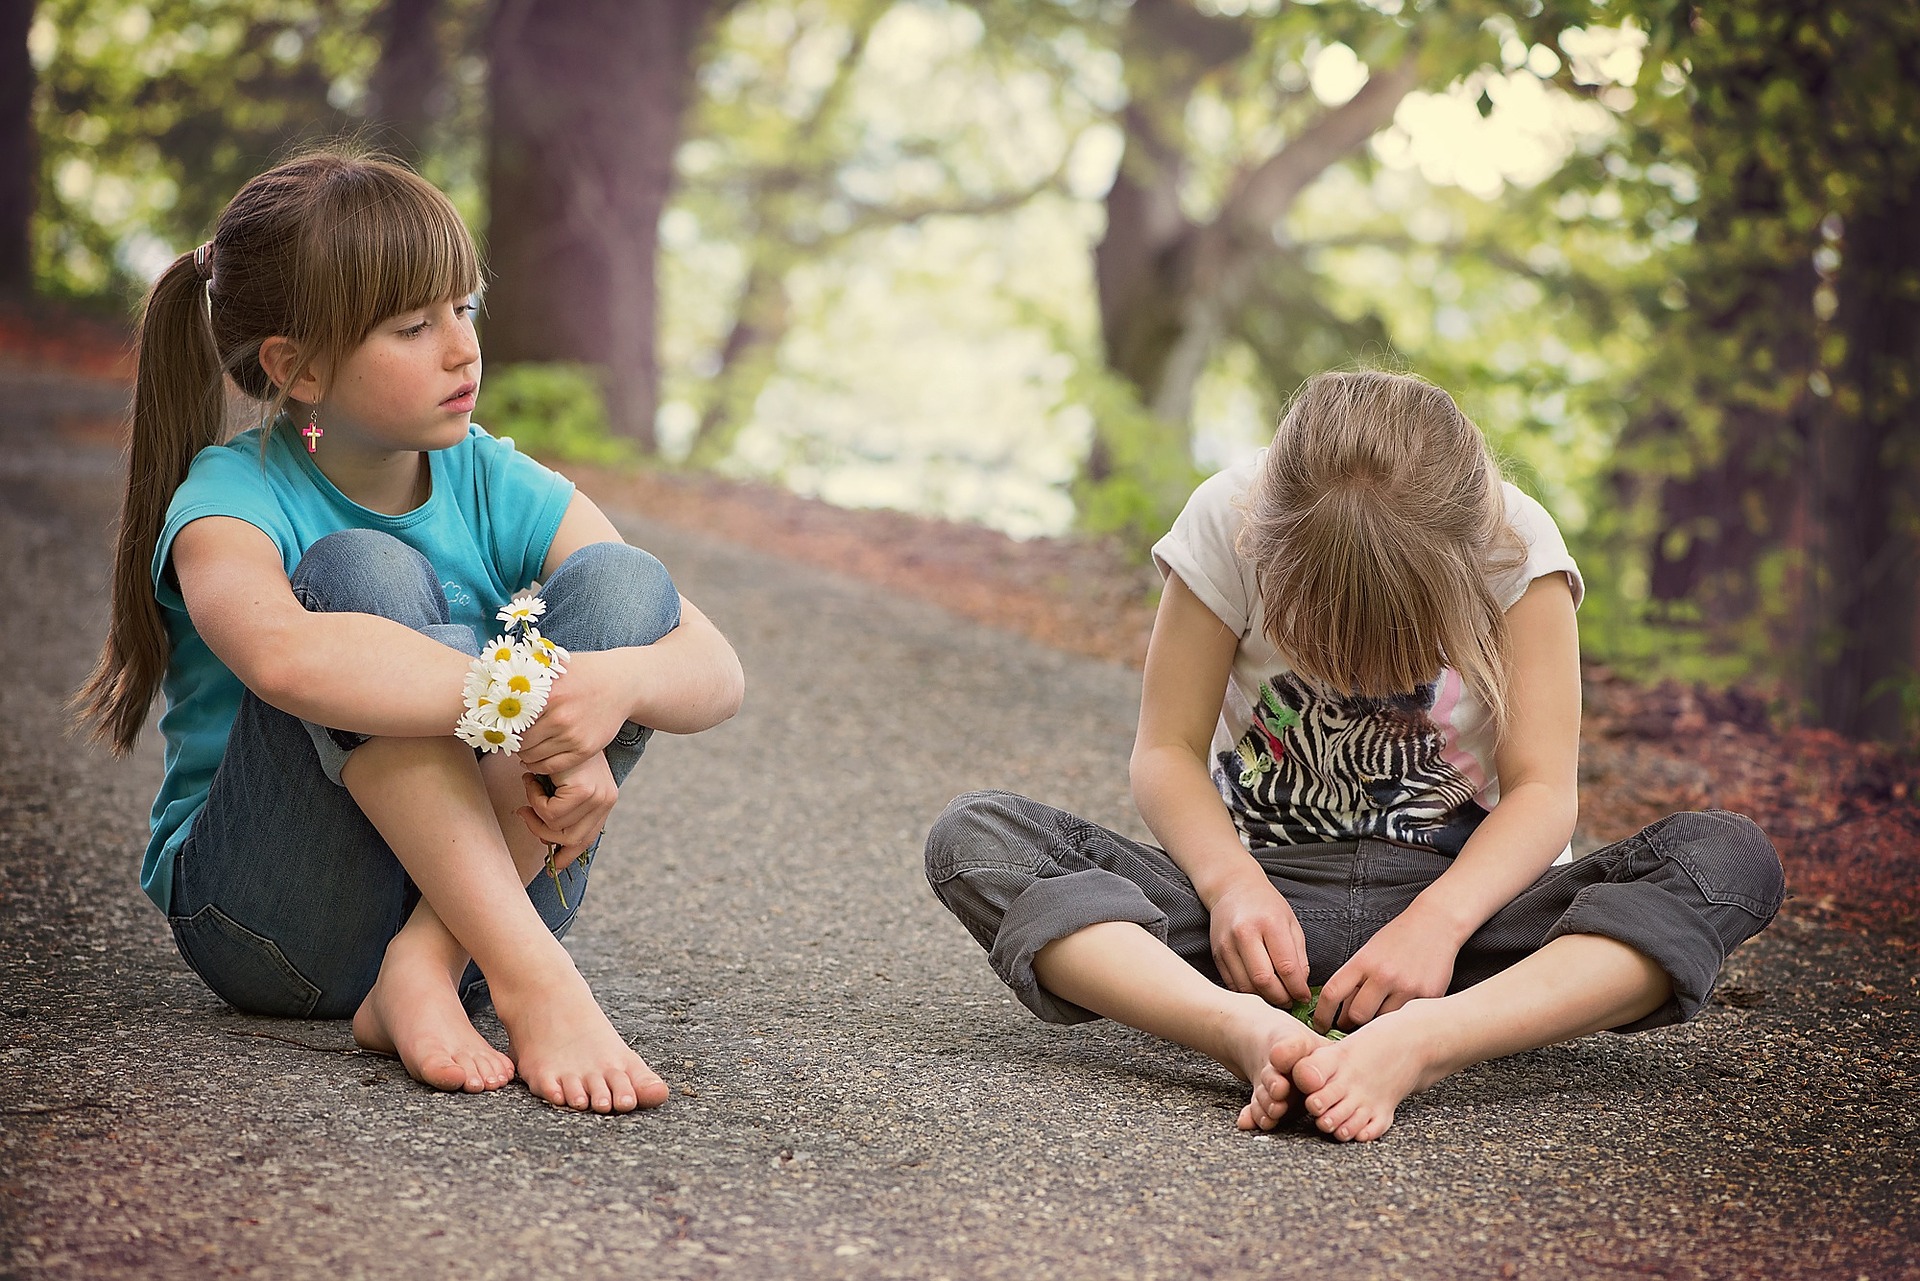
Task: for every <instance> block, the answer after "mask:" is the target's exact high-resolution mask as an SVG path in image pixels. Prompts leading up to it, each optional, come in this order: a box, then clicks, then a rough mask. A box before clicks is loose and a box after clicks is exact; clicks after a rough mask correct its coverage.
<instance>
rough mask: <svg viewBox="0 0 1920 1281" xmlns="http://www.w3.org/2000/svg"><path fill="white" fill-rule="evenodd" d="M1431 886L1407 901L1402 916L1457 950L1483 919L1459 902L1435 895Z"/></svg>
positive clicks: (1463, 944) (1463, 945) (1479, 925)
mask: <svg viewBox="0 0 1920 1281" xmlns="http://www.w3.org/2000/svg"><path fill="white" fill-rule="evenodd" d="M1433 888H1434V887H1433V886H1429V887H1428V888H1427V889H1426V890H1425V891H1424V892H1423V893H1421V894H1420V895H1419V896H1418V897H1417V898H1415V899H1414V900H1413V902H1411V903H1409V904H1408V905H1407V910H1406V911H1404V912H1402V913H1401V914H1400V916H1401V919H1402V920H1405V921H1407V922H1408V923H1409V924H1412V925H1417V926H1419V927H1420V928H1421V929H1423V930H1424V931H1426V932H1429V933H1431V934H1436V935H1438V936H1439V937H1440V938H1441V939H1442V940H1444V941H1445V942H1446V944H1447V946H1449V947H1451V948H1452V949H1453V950H1454V951H1455V952H1458V951H1459V950H1460V949H1461V948H1463V947H1465V946H1466V943H1467V940H1468V939H1470V938H1472V937H1473V932H1474V931H1475V930H1477V929H1479V928H1480V927H1481V925H1483V924H1485V921H1484V920H1478V919H1474V917H1473V916H1472V915H1471V914H1470V913H1468V912H1465V911H1462V910H1461V907H1460V905H1458V904H1455V903H1453V902H1451V901H1449V900H1447V899H1445V898H1443V897H1441V896H1438V895H1435V894H1434V892H1433Z"/></svg>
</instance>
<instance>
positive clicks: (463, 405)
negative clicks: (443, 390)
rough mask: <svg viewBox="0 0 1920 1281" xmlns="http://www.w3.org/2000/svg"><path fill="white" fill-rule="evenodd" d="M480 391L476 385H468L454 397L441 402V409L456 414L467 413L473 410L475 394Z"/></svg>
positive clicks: (454, 394)
mask: <svg viewBox="0 0 1920 1281" xmlns="http://www.w3.org/2000/svg"><path fill="white" fill-rule="evenodd" d="M479 390H480V389H479V388H478V387H477V386H475V385H474V384H472V383H468V384H467V385H466V386H465V387H462V388H461V389H460V390H459V391H456V392H455V393H453V395H451V396H449V397H447V398H446V399H445V400H443V401H441V402H440V408H442V409H444V410H446V411H447V412H449V413H454V414H464V413H467V412H469V411H470V410H472V408H473V402H474V398H475V393H476V392H478V391H479Z"/></svg>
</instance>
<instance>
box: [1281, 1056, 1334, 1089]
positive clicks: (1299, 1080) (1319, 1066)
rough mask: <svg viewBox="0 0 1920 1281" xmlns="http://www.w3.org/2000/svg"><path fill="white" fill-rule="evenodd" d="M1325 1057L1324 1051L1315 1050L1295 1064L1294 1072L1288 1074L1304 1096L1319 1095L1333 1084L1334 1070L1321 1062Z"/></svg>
mask: <svg viewBox="0 0 1920 1281" xmlns="http://www.w3.org/2000/svg"><path fill="white" fill-rule="evenodd" d="M1323 1057H1325V1055H1324V1054H1323V1053H1322V1051H1319V1050H1315V1051H1314V1052H1313V1053H1312V1054H1309V1055H1307V1057H1306V1058H1304V1059H1301V1060H1300V1061H1299V1062H1298V1063H1296V1064H1294V1065H1293V1071H1292V1072H1290V1073H1288V1075H1289V1076H1290V1077H1292V1078H1293V1083H1294V1084H1295V1085H1297V1086H1299V1087H1300V1092H1301V1093H1302V1094H1317V1093H1319V1092H1320V1091H1321V1090H1324V1089H1326V1088H1327V1086H1328V1085H1329V1084H1331V1083H1332V1081H1333V1070H1332V1068H1331V1066H1330V1065H1328V1064H1325V1063H1322V1062H1321V1061H1320V1060H1321V1059H1322V1058H1323Z"/></svg>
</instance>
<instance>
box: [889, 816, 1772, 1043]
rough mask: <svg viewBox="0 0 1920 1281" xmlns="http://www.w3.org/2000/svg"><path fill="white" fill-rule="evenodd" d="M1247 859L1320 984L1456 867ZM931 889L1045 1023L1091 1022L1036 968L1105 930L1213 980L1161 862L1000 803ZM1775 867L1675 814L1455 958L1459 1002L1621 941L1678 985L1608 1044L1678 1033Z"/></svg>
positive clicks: (963, 822) (1504, 916)
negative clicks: (1586, 947) (1301, 938)
mask: <svg viewBox="0 0 1920 1281" xmlns="http://www.w3.org/2000/svg"><path fill="white" fill-rule="evenodd" d="M1253 856H1254V858H1255V859H1256V860H1258V862H1259V863H1260V866H1261V868H1262V869H1263V870H1264V871H1265V872H1266V874H1267V879H1268V880H1270V881H1272V882H1273V886H1274V888H1275V889H1277V890H1279V891H1280V893H1281V894H1283V895H1284V896H1285V897H1286V899H1287V902H1288V904H1289V905H1291V906H1292V908H1293V912H1294V915H1295V916H1296V917H1298V918H1299V921H1300V929H1301V932H1302V933H1303V934H1305V936H1306V942H1307V956H1308V960H1309V962H1310V964H1311V971H1312V973H1311V982H1313V983H1314V984H1316V985H1317V984H1321V983H1324V982H1326V981H1327V979H1328V978H1330V977H1331V976H1332V975H1333V972H1334V971H1335V970H1337V969H1339V968H1340V966H1342V965H1344V964H1345V963H1346V962H1347V960H1348V959H1349V958H1351V957H1352V956H1353V954H1354V953H1355V952H1357V951H1359V950H1360V948H1361V946H1362V945H1363V944H1365V943H1366V941H1367V940H1368V939H1369V938H1371V937H1372V936H1373V933H1374V931H1376V930H1378V929H1379V928H1380V927H1381V926H1382V925H1385V924H1386V923H1387V922H1388V921H1390V920H1392V919H1393V918H1394V917H1395V916H1397V915H1399V914H1400V913H1401V912H1403V911H1405V910H1406V908H1407V906H1408V905H1409V904H1411V903H1412V902H1413V900H1414V897H1415V896H1416V895H1418V894H1419V893H1420V892H1421V891H1422V890H1424V889H1426V887H1427V886H1429V885H1431V884H1432V883H1433V882H1434V881H1435V880H1436V879H1437V878H1438V877H1439V876H1440V874H1441V873H1442V872H1444V871H1446V870H1447V868H1448V866H1449V865H1450V864H1451V863H1452V858H1451V856H1450V855H1448V854H1445V853H1441V852H1438V851H1434V850H1425V849H1415V848H1412V847H1409V846H1405V845H1396V844H1393V843H1391V842H1387V841H1376V840H1360V841H1333V842H1328V843H1326V844H1323V845H1293V846H1277V847H1263V848H1257V849H1255V850H1254V851H1253ZM926 860H927V880H928V881H929V882H930V883H931V884H932V886H933V892H934V893H935V894H936V895H938V896H939V898H940V901H941V902H942V903H944V904H946V906H947V908H948V910H950V911H951V912H952V913H953V914H954V915H955V916H957V917H959V918H960V920H961V923H962V924H964V925H965V926H966V927H967V929H968V931H969V932H970V933H971V934H972V935H973V937H974V939H975V940H976V941H978V942H979V944H980V946H982V947H984V948H986V949H987V954H988V959H989V961H990V963H991V964H992V965H993V968H994V970H995V972H996V973H998V974H999V975H1000V977H1001V979H1002V980H1003V981H1004V982H1005V983H1006V984H1007V986H1008V987H1010V988H1012V989H1013V992H1014V995H1016V996H1018V997H1019V998H1020V1000H1021V1002H1022V1003H1023V1004H1024V1005H1026V1007H1027V1008H1028V1009H1030V1010H1032V1011H1033V1012H1034V1013H1035V1014H1037V1015H1039V1016H1040V1017H1041V1018H1043V1019H1045V1020H1047V1021H1048V1022H1051V1023H1081V1022H1085V1021H1087V1020H1089V1019H1092V1018H1095V1017H1097V1016H1096V1015H1094V1014H1093V1013H1092V1012H1090V1011H1088V1010H1085V1009H1082V1008H1081V1007H1080V1006H1078V1005H1075V1004H1073V1003H1072V1002H1070V1001H1065V1000H1062V999H1060V998H1059V997H1057V996H1054V995H1053V994H1052V993H1050V992H1048V991H1046V989H1044V988H1042V987H1041V986H1040V983H1039V980H1038V979H1037V978H1036V977H1035V976H1034V972H1033V958H1034V954H1035V953H1037V952H1039V951H1040V949H1042V948H1044V947H1045V946H1046V945H1047V944H1049V943H1051V942H1053V941H1054V940H1056V939H1061V938H1065V937H1066V936H1067V935H1069V934H1073V933H1075V932H1077V931H1079V930H1082V929H1085V928H1086V927H1087V926H1089V925H1096V924H1099V923H1101V922H1103V921H1131V922H1133V923H1135V924H1137V925H1140V926H1142V927H1144V928H1145V929H1147V930H1149V931H1151V932H1152V933H1153V935H1154V936H1155V937H1156V938H1159V939H1160V940H1162V941H1163V942H1165V943H1166V944H1167V945H1168V946H1169V947H1170V948H1172V949H1173V951H1174V952H1175V953H1177V954H1178V955H1179V956H1180V957H1181V958H1182V959H1184V960H1185V961H1186V962H1187V963H1188V964H1189V965H1192V966H1193V967H1194V968H1195V969H1196V970H1198V971H1200V972H1201V973H1202V974H1204V975H1206V976H1207V977H1208V978H1209V979H1211V980H1213V981H1214V982H1216V983H1218V982H1219V981H1220V976H1219V973H1218V971H1217V970H1216V969H1215V968H1214V963H1213V952H1212V946H1211V943H1210V941H1209V938H1208V932H1207V925H1208V919H1207V909H1206V907H1205V906H1204V905H1203V904H1202V903H1201V902H1200V897H1199V895H1198V894H1196V893H1195V892H1194V888H1193V883H1192V882H1191V881H1189V880H1188V879H1187V877H1186V874H1185V873H1183V872H1182V871H1181V870H1180V869H1179V867H1178V866H1176V865H1175V863H1174V861H1173V860H1172V859H1171V858H1169V857H1168V856H1167V854H1166V853H1165V851H1163V850H1161V849H1159V848H1157V847H1155V846H1152V845H1146V844H1143V843H1141V842H1139V841H1134V840H1129V839H1128V838H1127V837H1124V836H1121V835H1119V834H1118V833H1116V832H1111V831H1108V830H1107V829H1106V828H1104V827H1099V826H1096V825H1095V824H1093V823H1089V822H1087V821H1086V820H1084V819H1081V818H1077V817H1075V816H1074V815H1072V814H1068V813H1066V812H1065V811H1063V810H1058V809H1055V808H1053V807H1052V806H1050V805H1042V804H1041V803H1039V802H1038V801H1032V800H1028V799H1027V798H1026V797H1024V796H1016V795H1013V794H1012V793H1010V792H969V793H968V794H966V795H964V796H961V797H959V798H958V799H956V800H955V801H954V802H953V803H952V804H951V805H949V806H948V807H947V809H946V812H945V813H943V814H941V816H940V817H939V819H938V820H937V821H935V823H934V825H933V830H932V831H931V832H930V833H929V834H928V836H927V853H926ZM1784 887H1785V880H1784V876H1783V874H1782V872H1781V869H1780V859H1779V856H1778V855H1777V854H1776V853H1775V852H1774V848H1773V844H1772V842H1770V841H1769V840H1767V837H1766V835H1765V833H1763V832H1762V831H1761V830H1760V829H1759V828H1758V827H1757V826H1755V825H1754V823H1753V822H1752V820H1750V819H1748V818H1745V817H1743V816H1741V815H1739V814H1733V813H1729V812H1727V811H1725V810H1710V811H1706V812H1704V813H1682V814H1673V815H1670V816H1668V817H1667V818H1663V819H1661V820H1660V821H1659V822H1657V823H1654V824H1653V825H1652V826H1650V827H1647V828H1645V829H1643V830H1641V831H1639V832H1636V833H1635V834H1634V835H1632V836H1629V837H1628V838H1627V839H1626V840H1624V841H1618V842H1616V843H1614V844H1612V845H1609V846H1607V847H1606V848H1605V849H1601V850H1596V851H1594V852H1593V853H1591V854H1589V855H1587V856H1586V857H1585V858H1582V859H1577V860H1575V861H1574V862H1571V863H1566V864H1562V865H1559V866H1556V867H1551V868H1548V869H1547V871H1546V872H1545V873H1543V874H1542V875H1541V876H1540V878H1539V879H1538V880H1536V881H1535V882H1534V883H1533V884H1532V885H1530V886H1529V887H1527V888H1526V889H1525V890H1523V891H1521V893H1520V894H1519V895H1518V896H1517V897H1516V898H1515V899H1514V900H1513V901H1512V902H1511V903H1509V904H1507V906H1505V907H1504V908H1502V909H1501V910H1500V911H1499V912H1497V913H1495V914H1494V916H1493V917H1492V919H1490V920H1489V921H1487V923H1486V924H1485V925H1483V926H1481V927H1480V929H1479V930H1478V931H1476V932H1475V933H1474V935H1473V937H1472V938H1470V939H1468V940H1467V943H1466V946H1465V947H1463V948H1461V950H1460V954H1459V957H1458V959H1457V961H1456V962H1455V965H1454V971H1453V990H1454V991H1458V990H1460V989H1461V988H1465V987H1471V986H1472V985H1473V984H1475V983H1478V982H1480V981H1481V980H1482V979H1484V978H1487V977H1488V976H1490V975H1493V974H1497V973H1498V972H1500V971H1501V970H1504V969H1506V968H1507V967H1508V966H1510V965H1512V964H1514V963H1515V962H1516V961H1519V960H1521V959H1522V958H1523V957H1526V956H1528V955H1529V954H1531V953H1533V952H1535V951H1537V950H1539V948H1541V947H1542V946H1544V945H1545V944H1546V943H1548V942H1550V941H1551V940H1553V939H1555V938H1558V937H1560V936H1561V935H1562V934H1598V935H1603V936H1605V937H1607V938H1611V939H1617V940H1618V941H1620V942H1622V943H1625V944H1627V945H1628V946H1629V947H1632V948H1634V949H1635V950H1637V951H1639V952H1641V953H1642V954H1644V955H1645V956H1647V957H1649V958H1650V959H1652V960H1653V961H1654V962H1655V963H1656V964H1658V965H1659V966H1660V967H1661V968H1662V969H1664V970H1665V971H1666V972H1667V974H1668V975H1669V976H1670V977H1671V978H1672V980H1673V996H1672V998H1671V999H1670V1000H1669V1001H1668V1002H1667V1003H1666V1005H1664V1006H1663V1007H1662V1008H1660V1009H1658V1010H1655V1011H1654V1012H1653V1013H1652V1014H1649V1015H1648V1016H1646V1017H1645V1018H1643V1019H1640V1020H1638V1021H1637V1022H1634V1023H1632V1024H1629V1025H1626V1026H1624V1027H1620V1028H1616V1029H1614V1030H1615V1031H1620V1032H1635V1031H1641V1030H1643V1029H1646V1028H1652V1027H1661V1026H1664V1025H1666V1024H1669V1023H1679V1022H1684V1021H1685V1020H1687V1019H1690V1018H1692V1017H1693V1016H1694V1015H1695V1014H1696V1013H1698V1012H1699V1010H1700V1008H1701V1006H1703V1005H1704V1004H1705V1003H1706V1000H1707V997H1708V996H1709V995H1710V994H1711V993H1712V991H1713V985H1714V981H1715V979H1716V978H1717V977H1718V976H1719V973H1720V963H1721V962H1722V961H1724V960H1725V959H1726V957H1727V954H1728V953H1729V952H1731V951H1732V950H1733V949H1734V948H1735V947H1737V946H1739V945H1740V944H1741V943H1743V942H1745V941H1746V940H1747V939H1749V938H1751V937H1752V936H1753V935H1755V934H1757V933H1759V932H1760V931H1761V929H1763V928H1764V927H1765V926H1766V924H1767V923H1768V922H1769V921H1771V920H1772V919H1773V916H1774V913H1775V912H1777V911H1778V910H1779V908H1780V900H1781V898H1782V895H1783V892H1784Z"/></svg>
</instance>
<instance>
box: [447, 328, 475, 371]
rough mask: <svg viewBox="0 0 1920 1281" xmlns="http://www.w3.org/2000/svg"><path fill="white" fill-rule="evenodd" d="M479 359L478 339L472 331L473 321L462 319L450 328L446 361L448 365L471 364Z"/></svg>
mask: <svg viewBox="0 0 1920 1281" xmlns="http://www.w3.org/2000/svg"><path fill="white" fill-rule="evenodd" d="M478 359H480V339H479V337H478V336H477V335H475V334H474V332H473V322H472V321H471V320H462V321H460V322H458V323H457V324H455V325H454V326H453V329H452V338H451V340H450V341H449V342H448V344H447V363H448V364H449V365H450V366H456V367H457V366H460V365H471V364H472V363H473V362H474V361H476V360H478Z"/></svg>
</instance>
